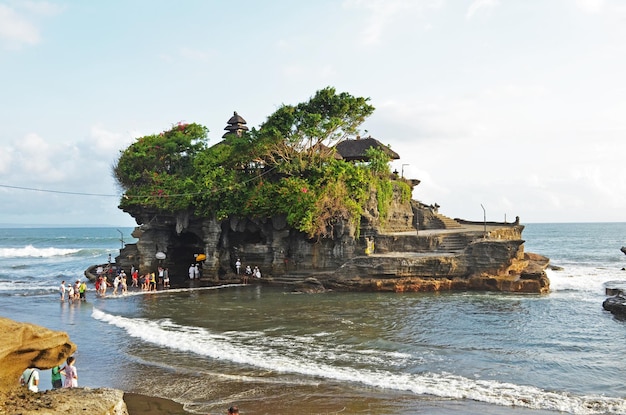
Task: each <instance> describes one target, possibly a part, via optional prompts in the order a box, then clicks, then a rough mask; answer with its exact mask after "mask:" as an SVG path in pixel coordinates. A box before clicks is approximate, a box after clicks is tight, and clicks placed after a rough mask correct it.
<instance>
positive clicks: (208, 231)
mask: <svg viewBox="0 0 626 415" xmlns="http://www.w3.org/2000/svg"><path fill="white" fill-rule="evenodd" d="M437 210H438V206H427V205H424V204H422V203H420V202H417V201H403V200H402V194H401V191H400V189H399V187H398V186H396V187H395V188H394V193H393V200H392V203H391V206H390V208H389V212H388V215H387V217H386V218H381V216H380V214H379V211H378V206H377V198H376V194H375V193H372V194H371V197H370V200H369V202H368V203H367V206H365V208H364V210H363V214H362V217H361V222H360V224H359V229H360V233H357V232H356V229H355V227H354V225H350V224H349V223H348V222H347V221H338V222H337V223H335V225H334V228H333V229H332V234H333V237H332V238H321V239H309V238H308V237H307V236H306V235H305V234H303V233H301V232H299V231H297V230H295V229H293V228H290V227H289V226H288V225H287V223H286V218H285V217H284V216H282V215H276V216H274V217H269V218H246V217H230V218H228V219H226V220H223V221H218V220H216V219H215V218H214V217H198V216H195V215H193V214H191V213H189V212H157V211H151V210H146V209H141V208H138V207H135V208H133V209H132V210H127V212H128V213H129V214H131V215H132V216H133V217H134V218H135V220H136V221H137V223H138V224H139V225H140V226H139V227H138V228H136V231H135V233H134V234H133V236H135V237H137V238H138V239H139V241H138V242H137V244H134V245H127V246H126V248H124V249H123V250H122V251H121V252H120V256H119V257H118V258H117V262H118V263H119V264H121V265H122V266H123V267H124V268H126V269H129V268H130V267H131V265H135V266H136V267H139V270H140V272H141V273H145V272H154V271H155V270H156V268H157V266H163V267H167V268H169V270H170V279H171V283H172V284H173V285H183V284H185V282H186V280H187V270H188V268H189V265H190V264H191V263H194V262H195V259H196V257H197V256H198V255H199V254H203V255H204V256H205V257H206V259H205V260H203V261H202V262H201V266H202V271H203V280H204V281H205V282H211V283H221V282H224V281H227V280H228V281H231V280H232V278H233V277H234V275H233V274H234V270H235V262H236V261H237V258H240V259H241V261H242V263H243V266H244V267H245V266H246V265H250V266H251V267H254V266H258V267H259V268H260V269H261V272H262V273H263V277H264V278H263V281H265V282H267V281H270V282H271V281H274V282H275V283H281V284H285V283H287V282H291V283H299V282H302V281H304V279H305V278H306V277H310V276H313V277H316V278H317V280H318V281H319V282H321V284H323V285H324V287H326V288H332V289H346V290H360V291H363V290H369V291H371V290H377V291H379V290H389V291H434V290H493V291H512V292H532V293H545V292H547V291H548V290H549V281H548V278H547V276H546V274H545V269H546V267H547V266H548V263H549V260H548V259H547V258H545V257H541V256H538V255H532V254H525V253H524V241H523V240H522V231H523V229H524V226H522V225H520V224H519V221H518V220H516V222H515V223H472V222H465V221H459V220H453V219H450V218H447V217H445V216H443V215H441V214H439V213H438V211H437ZM357 234H358V237H355V235H357ZM157 252H163V253H165V254H166V257H165V259H157V258H156V256H155V255H156V253H157ZM315 290H317V289H315ZM305 291H306V290H305ZM310 291H311V290H309V291H307V292H310Z"/></svg>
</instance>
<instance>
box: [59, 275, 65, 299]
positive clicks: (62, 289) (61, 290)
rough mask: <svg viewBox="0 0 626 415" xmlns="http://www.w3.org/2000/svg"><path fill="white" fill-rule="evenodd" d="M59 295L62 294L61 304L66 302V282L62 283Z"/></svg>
mask: <svg viewBox="0 0 626 415" xmlns="http://www.w3.org/2000/svg"><path fill="white" fill-rule="evenodd" d="M59 294H61V302H63V301H65V280H63V281H61V285H60V286H59Z"/></svg>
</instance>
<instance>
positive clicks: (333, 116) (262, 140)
mask: <svg viewBox="0 0 626 415" xmlns="http://www.w3.org/2000/svg"><path fill="white" fill-rule="evenodd" d="M368 101H369V98H362V97H354V96H352V95H350V94H348V93H345V92H344V93H337V92H336V91H335V89H334V88H331V87H328V88H325V89H322V90H320V91H318V92H317V93H316V94H315V95H314V96H313V97H312V98H311V99H310V100H309V101H308V102H304V103H301V104H298V105H295V106H294V105H282V106H281V107H280V108H278V109H277V110H276V111H275V112H274V113H273V114H271V115H270V116H269V117H268V118H267V120H266V121H265V122H264V123H263V124H262V125H261V126H260V127H259V128H258V129H255V128H253V129H252V130H251V131H240V132H239V133H231V134H227V135H226V136H225V138H224V139H223V141H221V142H219V143H217V144H215V145H213V146H208V144H207V135H208V129H207V128H206V127H203V126H201V125H199V124H181V123H179V124H175V125H173V126H172V127H171V128H170V129H169V130H167V131H163V132H162V133H160V134H156V135H148V136H144V137H140V138H138V139H137V141H136V142H134V143H133V144H131V145H130V146H129V147H128V148H126V149H125V150H123V151H121V154H120V157H119V159H118V160H117V162H116V163H115V165H114V166H113V174H114V177H115V178H116V180H117V182H118V184H119V185H120V186H121V187H122V189H123V190H124V192H125V194H124V196H123V197H122V200H121V205H120V207H121V208H124V209H125V208H131V207H133V206H140V207H146V208H154V209H157V210H161V211H164V212H178V211H191V212H193V213H194V214H196V215H198V216H210V215H215V216H216V218H217V219H224V218H227V217H229V216H231V215H234V216H250V217H271V216H274V215H279V214H284V215H285V216H286V218H287V223H288V224H289V225H290V226H292V227H294V228H295V229H298V230H299V231H302V232H305V233H307V234H308V235H309V236H310V237H332V234H333V226H334V224H335V223H336V222H337V221H338V220H340V219H345V220H348V221H352V222H353V223H354V224H356V225H358V223H359V221H360V216H361V212H362V208H363V206H364V203H365V202H366V200H367V198H368V197H369V194H370V190H371V189H372V186H374V187H375V188H376V189H378V193H380V194H381V196H380V197H379V210H380V208H381V206H380V205H381V198H382V199H384V200H382V201H383V205H384V204H388V203H389V202H390V197H389V195H390V193H389V189H390V188H391V183H390V175H389V164H388V163H389V158H388V157H387V156H386V155H385V153H384V152H383V151H380V150H375V149H372V150H370V154H369V157H370V160H371V163H350V162H346V161H343V160H340V159H338V158H337V157H336V153H335V150H334V145H336V144H337V143H338V142H340V141H342V140H345V139H346V138H348V137H352V136H356V135H357V134H358V133H359V130H358V129H359V127H360V125H361V124H362V123H363V122H364V121H365V119H366V118H367V117H368V116H370V115H371V114H372V113H373V111H374V107H373V106H371V105H370V104H369V103H368ZM403 184H404V185H405V186H406V187H408V186H407V185H406V184H405V183H403ZM385 189H387V190H386V191H384V192H382V193H381V191H383V190H385ZM385 195H387V196H385ZM386 199H389V200H386ZM382 207H383V209H382V210H381V213H384V212H385V211H386V210H385V209H384V206H382ZM357 227H358V226H357Z"/></svg>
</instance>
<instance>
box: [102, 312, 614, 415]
mask: <svg viewBox="0 0 626 415" xmlns="http://www.w3.org/2000/svg"><path fill="white" fill-rule="evenodd" d="M92 317H93V318H95V319H97V320H100V321H103V322H106V323H108V324H111V325H113V326H116V327H119V328H121V329H124V330H125V331H126V332H127V333H128V334H129V335H130V336H132V337H136V338H139V339H141V340H143V341H145V342H148V343H151V344H155V345H158V346H162V347H166V348H170V349H175V350H178V351H184V352H190V353H194V354H197V355H201V356H206V357H209V358H211V359H220V360H226V361H229V362H234V363H238V364H242V365H247V366H253V367H257V368H261V369H265V370H269V371H275V372H281V373H295V374H300V375H305V376H311V377H316V378H326V379H332V380H336V381H342V382H358V383H361V384H365V385H368V386H372V387H379V388H384V389H392V390H398V391H410V392H413V393H415V394H420V395H422V394H427V395H434V396H438V397H442V398H447V399H472V400H476V401H479V402H486V403H490V404H497V405H502V406H519V407H525V408H530V409H538V410H550V411H562V412H567V413H570V414H575V415H592V414H623V413H626V400H624V399H620V398H607V397H603V396H574V395H571V394H569V393H564V392H552V391H545V390H542V389H539V388H536V387H533V386H524V385H515V384H510V383H503V382H497V381H492V380H475V379H469V378H465V377H462V376H456V375H452V374H447V373H423V374H419V373H418V374H415V373H404V372H391V371H389V370H379V369H362V368H359V369H356V368H353V367H349V366H342V365H341V364H340V363H341V361H343V360H346V359H347V361H352V362H353V361H355V360H356V361H357V362H359V360H360V358H362V357H363V355H365V356H367V359H371V358H372V356H376V360H381V359H383V358H385V357H386V358H388V359H391V360H393V359H394V358H395V357H399V358H405V357H406V356H404V355H401V356H395V357H394V356H393V355H389V354H388V353H386V352H384V351H377V350H367V351H365V353H359V352H351V351H352V350H353V349H354V347H353V345H335V346H334V347H333V348H332V349H331V348H328V347H326V348H325V347H324V343H313V344H311V343H310V342H309V341H308V339H307V338H306V336H305V338H304V339H300V338H299V337H298V336H278V337H273V336H272V337H271V338H270V337H267V336H265V334H264V333H261V332H258V331H255V332H246V333H237V335H227V334H216V333H212V332H211V331H210V330H208V329H205V328H199V327H186V326H181V325H178V324H175V323H173V322H172V321H171V320H159V321H151V320H147V319H135V318H128V317H122V316H114V315H111V314H107V313H105V312H102V311H100V310H98V309H96V308H94V309H93V312H92ZM242 338H244V339H246V341H247V342H246V343H242V342H240V339H242ZM251 339H252V343H250V340H251ZM250 344H254V345H255V347H250ZM377 353H378V355H377ZM327 362H335V365H331V364H328V363H327ZM359 363H363V362H359ZM394 366H395V365H393V364H391V365H387V366H386V367H394Z"/></svg>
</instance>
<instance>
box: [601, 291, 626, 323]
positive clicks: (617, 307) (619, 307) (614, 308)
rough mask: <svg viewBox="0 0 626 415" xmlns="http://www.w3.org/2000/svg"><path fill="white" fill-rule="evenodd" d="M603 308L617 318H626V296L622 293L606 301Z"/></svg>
mask: <svg viewBox="0 0 626 415" xmlns="http://www.w3.org/2000/svg"><path fill="white" fill-rule="evenodd" d="M602 308H604V309H605V310H606V311H609V312H610V313H611V314H613V315H615V316H617V317H620V318H626V296H625V295H624V293H623V292H621V291H620V292H618V293H617V295H615V296H613V297H609V298H607V299H606V300H604V302H603V303H602Z"/></svg>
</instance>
